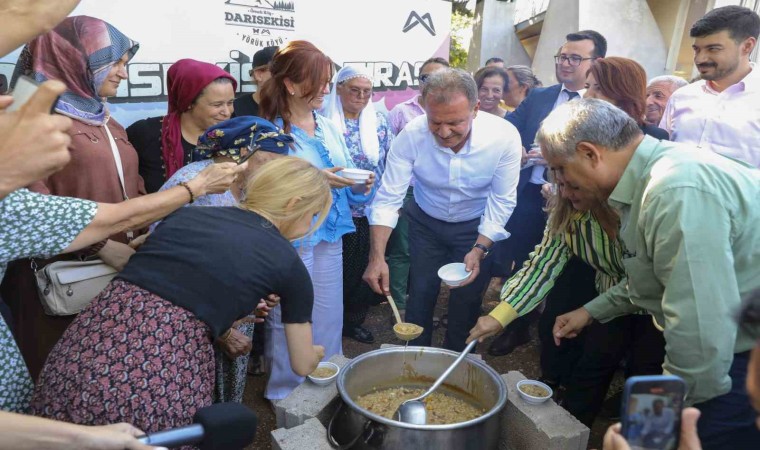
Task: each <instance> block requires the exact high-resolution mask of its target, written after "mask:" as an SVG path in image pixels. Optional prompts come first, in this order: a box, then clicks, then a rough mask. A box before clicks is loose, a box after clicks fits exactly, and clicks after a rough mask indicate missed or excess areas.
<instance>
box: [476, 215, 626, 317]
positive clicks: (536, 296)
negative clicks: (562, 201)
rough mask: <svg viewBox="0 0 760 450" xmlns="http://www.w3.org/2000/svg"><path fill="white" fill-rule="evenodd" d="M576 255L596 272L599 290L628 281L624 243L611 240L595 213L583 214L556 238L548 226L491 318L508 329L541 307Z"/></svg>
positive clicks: (512, 280) (511, 281) (508, 284)
mask: <svg viewBox="0 0 760 450" xmlns="http://www.w3.org/2000/svg"><path fill="white" fill-rule="evenodd" d="M573 255H576V256H578V257H579V258H580V259H582V260H583V261H584V262H586V263H588V264H589V265H590V266H591V267H593V268H594V269H596V289H597V291H598V292H600V293H601V292H606V291H607V290H609V289H610V288H612V287H613V286H615V285H617V284H618V283H620V281H621V280H623V279H624V278H625V268H624V267H623V264H622V258H623V249H622V246H621V244H620V241H619V240H617V239H613V238H610V236H609V235H607V233H606V232H605V231H604V228H602V226H601V225H600V224H599V222H598V221H597V220H596V218H595V217H594V215H593V214H592V213H591V212H585V213H584V212H579V213H578V214H577V215H576V217H575V218H574V219H573V221H572V222H571V224H570V229H569V230H568V231H566V232H564V233H561V234H556V235H554V236H552V235H551V233H549V229H548V227H547V229H546V230H544V237H543V240H542V241H541V243H540V244H539V245H537V246H536V249H535V251H534V252H533V253H531V254H530V257H529V258H528V260H527V261H526V262H525V264H524V265H523V267H522V269H520V271H519V272H517V273H516V274H514V275H513V276H512V277H511V278H510V279H509V280H508V281H507V282H506V283H505V284H504V287H503V288H502V290H501V296H500V297H501V300H502V303H500V304H499V306H497V307H496V308H495V309H494V310H493V311H492V312H491V314H490V315H491V316H492V317H493V318H495V319H496V320H498V321H499V322H500V323H501V324H502V325H503V326H506V325H507V324H508V323H510V322H511V321H512V320H514V319H516V318H517V317H518V316H522V315H525V314H527V313H529V312H530V311H532V310H533V309H534V308H535V307H536V306H538V305H539V304H540V303H541V302H542V301H543V300H544V299H545V298H546V296H547V295H548V294H549V292H550V291H551V290H552V288H553V287H554V281H555V280H556V279H557V278H558V277H559V276H560V274H561V273H562V271H563V270H564V269H565V265H566V264H567V262H568V261H569V260H570V257H571V256H573Z"/></svg>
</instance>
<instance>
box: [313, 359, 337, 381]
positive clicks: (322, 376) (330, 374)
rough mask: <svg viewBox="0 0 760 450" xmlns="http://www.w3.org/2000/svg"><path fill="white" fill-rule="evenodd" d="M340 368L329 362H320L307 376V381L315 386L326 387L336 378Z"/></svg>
mask: <svg viewBox="0 0 760 450" xmlns="http://www.w3.org/2000/svg"><path fill="white" fill-rule="evenodd" d="M339 372H340V367H338V365H337V364H335V363H331V362H321V363H319V365H317V368H316V369H314V372H312V373H310V374H309V375H308V378H309V380H311V382H312V383H314V384H316V385H317V386H327V385H328V384H330V383H332V382H333V381H335V379H336V378H338V373H339Z"/></svg>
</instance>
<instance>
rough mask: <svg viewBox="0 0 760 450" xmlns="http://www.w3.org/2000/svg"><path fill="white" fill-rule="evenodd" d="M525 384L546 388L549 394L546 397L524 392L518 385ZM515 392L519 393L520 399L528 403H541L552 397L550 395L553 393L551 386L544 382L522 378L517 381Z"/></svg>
mask: <svg viewBox="0 0 760 450" xmlns="http://www.w3.org/2000/svg"><path fill="white" fill-rule="evenodd" d="M525 385H533V386H539V387H542V388H544V389H546V392H548V393H549V395H547V396H546V397H536V396H535V395H529V394H526V393H525V392H523V391H522V389H520V386H525ZM517 393H518V394H520V397H522V399H523V400H525V402H526V403H530V404H533V405H538V404H539V403H543V402H545V401H547V400H549V399H550V398H552V395H554V391H552V388H550V387H549V386H547V385H546V384H544V383H542V382H540V381H536V380H522V381H518V382H517Z"/></svg>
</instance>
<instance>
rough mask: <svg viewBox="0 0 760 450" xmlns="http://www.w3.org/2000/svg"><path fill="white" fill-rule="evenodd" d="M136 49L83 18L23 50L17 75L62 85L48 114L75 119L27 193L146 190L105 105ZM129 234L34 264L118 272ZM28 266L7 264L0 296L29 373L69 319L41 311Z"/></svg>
mask: <svg viewBox="0 0 760 450" xmlns="http://www.w3.org/2000/svg"><path fill="white" fill-rule="evenodd" d="M137 49H138V44H137V42H134V41H132V40H131V39H129V38H128V37H126V36H125V35H123V34H122V33H121V32H120V31H119V30H117V29H116V28H114V27H113V26H112V25H110V24H108V23H106V22H104V21H102V20H100V19H96V18H93V17H87V16H74V17H69V18H67V19H65V20H64V21H63V22H61V23H60V24H59V25H58V26H57V27H55V28H54V29H53V30H52V31H50V32H48V33H45V34H43V35H41V36H39V37H37V38H36V39H34V40H32V41H31V42H29V44H27V46H26V47H25V48H24V49H23V51H22V52H21V56H20V58H19V61H18V64H17V67H16V74H24V75H27V76H30V77H32V78H34V79H35V80H36V81H38V82H43V81H46V80H60V81H62V82H64V83H65V84H66V86H67V88H68V90H67V91H66V92H65V93H64V94H63V95H62V96H61V97H60V99H59V100H58V102H57V103H56V105H55V112H56V113H58V114H63V115H65V116H68V117H70V118H72V119H74V120H73V125H72V127H71V129H70V130H69V135H70V136H71V144H70V146H69V150H70V152H71V162H70V163H69V164H68V165H67V166H66V167H64V168H63V169H62V170H61V171H59V172H57V173H55V174H53V175H50V176H49V177H47V178H46V179H43V180H40V181H38V182H36V183H34V184H32V185H31V186H30V187H29V189H30V190H32V191H36V192H40V193H43V194H52V195H59V196H67V197H76V198H80V199H85V200H92V201H97V202H104V203H119V202H121V201H123V200H125V199H128V198H133V197H136V196H139V195H142V194H144V193H145V190H144V187H143V181H142V179H141V178H140V176H139V175H138V171H137V165H138V163H137V153H136V152H135V149H134V148H133V147H132V145H131V144H130V143H129V141H128V140H127V133H126V132H125V131H124V128H123V127H122V126H121V125H119V123H118V122H117V121H116V120H115V119H113V118H112V117H111V116H110V114H109V112H108V105H107V104H106V99H107V98H108V97H112V96H115V95H116V91H117V89H118V87H119V84H120V83H121V82H122V81H124V80H126V78H127V70H126V64H127V62H128V61H129V60H130V59H131V58H132V57H133V56H134V54H135V53H136V52H137ZM64 220H65V219H64ZM130 235H133V233H132V232H127V233H119V234H117V235H113V236H110V237H109V238H108V239H107V240H104V241H101V242H100V243H97V244H95V245H92V246H90V247H87V248H86V249H84V250H81V251H79V252H77V254H69V255H63V256H61V257H56V258H55V259H53V260H47V261H44V260H37V261H36V265H37V267H38V269H41V268H42V267H43V266H44V265H46V264H48V263H50V262H52V261H54V260H60V259H74V258H80V257H89V256H97V257H99V258H100V259H102V260H103V262H105V263H106V264H108V265H110V266H112V267H114V268H116V269H119V270H120V269H121V268H122V267H123V266H124V265H125V264H126V262H127V260H128V259H129V257H130V256H131V255H132V254H133V253H134V250H132V248H130V247H129V246H128V245H127V243H128V242H129V240H130ZM30 264H31V263H30V261H29V260H22V261H19V262H16V263H14V264H12V265H10V266H9V270H8V271H7V273H6V276H5V279H4V281H3V292H2V297H3V299H4V300H5V301H6V302H7V303H8V305H9V306H10V307H11V310H12V312H13V318H14V322H15V324H14V325H15V328H16V330H18V335H17V336H18V341H19V347H20V349H21V352H22V354H23V355H24V359H25V360H26V363H27V365H28V367H29V371H30V373H31V374H32V377H33V378H36V376H37V374H38V373H39V370H40V369H41V368H42V364H43V363H44V362H45V359H46V358H47V355H48V353H49V352H50V350H51V349H52V348H53V345H55V343H56V342H57V341H58V339H59V338H60V337H61V334H63V331H64V330H65V329H66V327H67V326H68V325H69V324H70V323H71V320H72V317H71V316H66V317H61V316H56V317H54V316H48V315H46V314H45V313H44V311H43V309H42V304H41V302H40V300H39V298H38V295H37V289H36V285H35V282H34V274H33V272H32V270H31V269H30Z"/></svg>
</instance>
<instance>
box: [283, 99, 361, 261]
mask: <svg viewBox="0 0 760 450" xmlns="http://www.w3.org/2000/svg"><path fill="white" fill-rule="evenodd" d="M314 118H315V120H316V121H317V128H316V130H315V132H314V137H312V136H309V135H308V133H306V132H305V131H304V130H302V129H300V128H298V127H297V126H295V125H293V124H291V134H292V135H293V138H294V139H295V149H291V150H290V153H289V154H290V155H291V156H297V157H299V158H302V159H305V160H307V161H309V162H310V163H311V164H312V165H314V166H315V167H317V168H319V169H327V168H330V167H345V168H348V167H351V168H353V167H355V166H354V163H353V161H352V160H351V155H350V154H349V152H348V148H346V143H345V141H344V140H343V136H342V135H341V133H340V130H338V127H337V126H336V125H335V124H333V123H332V122H331V121H330V119H327V118H325V117H322V116H320V115H318V114H316V113H315V114H314ZM277 125H279V126H282V120H281V119H279V118H278V119H277ZM331 191H332V197H333V203H332V206H331V207H330V212H329V213H328V215H327V218H326V219H325V221H324V222H322V225H321V226H320V227H319V229H317V230H316V231H315V232H314V233H312V234H310V235H309V236H306V237H304V238H303V239H299V240H298V241H296V242H294V245H295V246H296V247H298V246H299V245H304V244H306V245H311V246H315V245H317V244H319V243H320V242H322V241H326V242H336V241H338V240H339V239H340V238H341V237H342V236H343V235H344V234H347V233H353V232H355V231H356V228H354V221H353V219H352V218H351V207H350V205H361V204H364V203H367V202H368V201H369V200H370V199H371V198H372V195H373V194H374V192H369V193H368V194H366V195H365V194H356V193H354V192H353V191H352V190H351V188H348V187H346V188H341V189H331ZM373 191H374V188H373Z"/></svg>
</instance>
